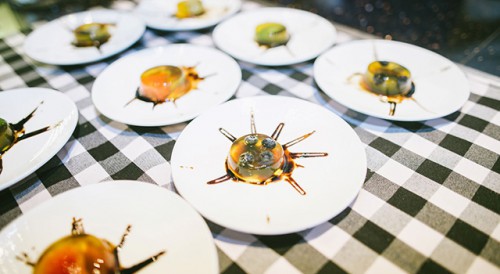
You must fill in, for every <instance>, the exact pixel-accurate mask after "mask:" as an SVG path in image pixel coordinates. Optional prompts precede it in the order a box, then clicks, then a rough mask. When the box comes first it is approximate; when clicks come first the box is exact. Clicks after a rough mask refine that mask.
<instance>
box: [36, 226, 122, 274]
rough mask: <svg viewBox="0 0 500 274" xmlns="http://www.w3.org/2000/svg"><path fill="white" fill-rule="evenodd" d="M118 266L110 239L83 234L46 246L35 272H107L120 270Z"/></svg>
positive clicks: (68, 273)
mask: <svg viewBox="0 0 500 274" xmlns="http://www.w3.org/2000/svg"><path fill="white" fill-rule="evenodd" d="M119 268H120V266H119V262H118V259H117V257H116V255H115V254H114V246H113V245H112V244H111V243H110V242H108V241H106V240H102V239H99V238H97V237H95V236H92V235H88V234H81V235H71V236H67V237H64V238H62V239H60V240H59V241H57V242H55V243H54V244H52V245H51V246H50V247H49V248H47V249H46V250H45V252H44V253H43V254H42V256H41V257H40V259H39V260H38V262H37V263H36V264H35V268H34V273H35V274H38V273H40V274H41V273H51V274H70V273H79V274H93V273H101V274H105V273H117V271H119ZM96 271H97V272H96Z"/></svg>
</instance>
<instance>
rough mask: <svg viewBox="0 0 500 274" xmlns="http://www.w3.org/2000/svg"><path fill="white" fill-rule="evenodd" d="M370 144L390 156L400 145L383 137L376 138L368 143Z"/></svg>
mask: <svg viewBox="0 0 500 274" xmlns="http://www.w3.org/2000/svg"><path fill="white" fill-rule="evenodd" d="M370 146H371V147H373V148H375V149H376V150H378V151H380V152H382V153H384V154H385V155H387V156H389V157H391V156H392V155H394V154H395V153H396V152H397V151H398V150H399V149H400V148H401V147H400V146H398V145H396V144H395V143H393V142H391V141H388V140H386V139H383V138H377V139H375V140H373V141H372V142H371V143H370Z"/></svg>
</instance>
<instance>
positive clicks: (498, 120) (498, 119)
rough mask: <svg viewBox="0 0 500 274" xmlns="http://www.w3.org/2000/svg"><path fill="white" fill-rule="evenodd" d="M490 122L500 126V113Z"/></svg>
mask: <svg viewBox="0 0 500 274" xmlns="http://www.w3.org/2000/svg"><path fill="white" fill-rule="evenodd" d="M488 122H490V123H492V124H495V125H497V126H500V112H497V113H496V114H495V116H493V118H491V119H490V120H489V121H488Z"/></svg>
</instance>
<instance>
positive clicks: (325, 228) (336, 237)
mask: <svg viewBox="0 0 500 274" xmlns="http://www.w3.org/2000/svg"><path fill="white" fill-rule="evenodd" d="M350 238H351V235H349V233H347V232H345V231H344V230H342V229H340V228H339V227H338V226H334V225H332V224H331V223H329V222H326V223H323V224H321V225H318V226H316V227H314V228H313V229H311V230H310V231H309V232H308V233H307V235H305V236H304V239H305V240H306V241H307V243H308V244H310V245H311V246H312V247H314V248H315V249H316V250H318V251H319V252H320V253H321V254H323V255H324V256H325V257H326V258H333V256H335V254H337V252H338V251H339V250H340V249H342V247H343V246H344V244H345V243H347V241H349V239H350Z"/></svg>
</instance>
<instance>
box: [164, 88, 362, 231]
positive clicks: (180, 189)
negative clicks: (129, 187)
mask: <svg viewBox="0 0 500 274" xmlns="http://www.w3.org/2000/svg"><path fill="white" fill-rule="evenodd" d="M267 98H272V99H278V100H279V99H286V100H288V99H290V100H294V101H296V102H300V103H306V104H310V105H313V106H315V107H318V109H321V110H322V111H324V112H325V113H329V114H328V115H331V116H332V117H335V118H334V119H338V121H339V122H340V123H343V124H345V126H347V127H349V128H350V129H351V130H352V131H351V133H352V134H353V136H356V139H355V140H353V143H356V146H357V147H358V149H359V150H360V153H361V155H360V156H361V158H360V161H361V162H362V165H360V169H361V168H362V169H363V170H364V171H363V175H360V176H362V177H363V179H361V180H360V181H359V182H358V185H357V186H356V191H355V192H354V193H353V194H354V195H353V196H352V197H350V198H349V202H348V203H346V204H345V205H344V206H341V207H340V208H339V209H338V211H334V212H333V211H332V212H330V214H328V216H326V217H324V218H320V219H321V220H318V221H317V222H315V223H309V224H304V225H301V226H297V227H295V228H292V229H290V228H284V229H282V230H273V231H269V230H266V229H265V228H264V229H251V228H250V229H245V228H241V227H235V226H234V225H230V224H229V225H228V223H227V222H225V221H223V222H221V221H220V220H219V219H218V218H213V216H207V215H206V214H205V212H204V211H203V210H200V209H198V208H197V206H196V205H195V204H194V203H192V201H190V200H189V199H188V198H186V197H185V193H184V190H185V189H184V188H183V187H179V186H178V185H179V181H178V179H177V180H176V177H177V175H176V174H177V172H178V168H177V167H176V161H177V160H176V158H177V157H176V154H179V153H181V152H179V151H178V150H179V146H178V145H177V143H178V142H176V145H175V146H174V148H173V150H172V156H171V166H172V181H173V183H174V185H175V186H176V190H177V192H178V193H179V195H181V196H182V197H183V198H184V199H185V200H186V201H187V202H189V203H190V204H191V205H192V206H193V207H194V208H195V209H196V210H197V211H198V212H199V213H200V215H201V216H203V217H204V218H206V219H207V220H209V221H211V222H213V223H216V224H218V225H221V226H223V227H225V228H227V229H230V230H233V231H238V232H243V233H248V234H253V235H267V236H273V235H285V234H289V233H299V232H301V231H304V230H307V229H311V228H314V227H316V226H318V225H320V224H322V223H324V222H326V221H328V220H330V219H331V218H334V217H335V216H337V215H338V214H340V213H341V212H342V211H343V210H345V209H346V208H348V207H349V205H350V204H352V202H353V201H354V200H355V199H356V198H357V197H358V195H359V193H360V191H361V189H362V188H363V185H364V182H365V180H366V171H367V168H368V166H367V165H368V163H367V155H366V151H365V148H364V147H363V143H362V141H361V139H360V138H359V135H358V134H357V133H356V132H355V131H354V130H353V129H352V128H351V127H350V126H349V124H348V123H347V122H346V121H345V120H344V119H342V118H341V117H339V116H337V115H336V114H335V113H333V112H330V111H329V110H328V109H326V108H323V107H322V106H321V105H318V104H315V103H313V102H310V101H307V100H303V99H299V98H295V97H288V96H279V95H260V96H250V97H243V98H238V99H233V100H230V101H228V102H226V103H224V104H228V103H231V104H241V103H239V102H247V101H255V100H267ZM236 101H239V102H238V103H237V102H236ZM219 106H220V105H219ZM211 111H212V112H215V111H217V110H216V109H215V108H212V110H211ZM204 114H206V113H204ZM192 124H193V123H190V124H189V125H188V126H187V127H190V126H191V125H192ZM187 127H186V128H187ZM186 128H185V129H186ZM185 129H184V130H183V132H182V133H181V134H180V135H179V137H178V138H177V141H178V140H179V139H181V138H182V135H183V134H187V133H185V132H187V131H186V130H185Z"/></svg>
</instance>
